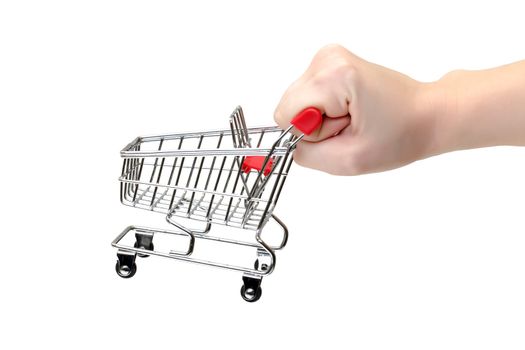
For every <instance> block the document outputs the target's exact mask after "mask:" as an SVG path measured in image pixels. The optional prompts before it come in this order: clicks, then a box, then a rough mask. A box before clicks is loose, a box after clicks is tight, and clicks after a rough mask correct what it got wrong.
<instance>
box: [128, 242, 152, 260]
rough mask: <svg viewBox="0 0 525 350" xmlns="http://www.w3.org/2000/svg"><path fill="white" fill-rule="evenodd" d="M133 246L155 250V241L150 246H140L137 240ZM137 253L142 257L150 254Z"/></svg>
mask: <svg viewBox="0 0 525 350" xmlns="http://www.w3.org/2000/svg"><path fill="white" fill-rule="evenodd" d="M133 247H135V248H141V249H147V250H155V248H154V245H153V242H151V243H150V245H149V247H144V246H139V242H135V244H134V245H133ZM137 255H138V256H139V257H140V258H147V257H148V256H149V254H142V253H137Z"/></svg>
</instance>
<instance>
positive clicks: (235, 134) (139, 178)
mask: <svg viewBox="0 0 525 350" xmlns="http://www.w3.org/2000/svg"><path fill="white" fill-rule="evenodd" d="M321 122H322V115H321V113H320V111H319V110H318V109H316V108H313V107H310V108H307V109H305V110H303V111H302V112H301V113H299V114H298V115H297V116H296V117H295V118H294V119H293V120H292V125H290V127H288V128H287V129H286V130H284V131H283V130H281V129H280V128H278V127H276V126H271V127H258V128H247V127H246V123H245V120H244V115H243V111H242V109H241V107H237V108H236V109H235V110H234V112H233V113H232V114H231V116H230V128H229V129H227V130H218V131H208V132H196V133H180V134H165V135H156V136H147V137H138V138H136V139H135V140H134V141H132V142H131V143H130V144H128V145H127V146H126V147H125V148H124V149H123V150H122V151H121V157H122V159H123V165H122V175H121V176H120V179H119V181H120V200H121V202H122V203H123V204H124V205H127V206H131V207H135V208H141V209H146V210H149V211H154V212H159V213H163V214H165V215H166V219H167V221H168V222H169V223H170V224H171V225H173V226H174V229H170V230H165V229H153V228H148V227H139V226H129V227H127V228H126V229H125V230H124V231H123V232H122V233H121V234H120V235H118V236H117V237H116V238H115V240H114V241H113V242H112V246H113V247H115V248H117V249H118V251H117V257H118V259H117V264H116V271H117V274H118V275H119V276H121V277H123V278H129V277H132V276H133V275H134V274H135V272H136V270H137V265H136V257H137V255H138V256H139V257H146V256H149V255H157V256H163V257H167V258H173V259H178V260H184V261H188V262H193V263H198V264H204V265H210V266H216V267H220V268H224V269H230V270H236V271H240V272H242V273H243V286H242V288H241V295H242V297H243V298H244V300H246V301H249V302H253V301H256V300H258V299H259V298H260V297H261V281H262V278H263V276H266V275H268V274H270V273H271V272H272V271H273V270H274V268H275V259H276V257H275V251H277V250H279V249H282V248H283V247H284V246H285V245H286V242H287V239H288V230H287V228H286V226H285V225H284V223H283V222H282V221H281V220H280V219H279V218H278V217H277V216H276V215H275V214H274V213H273V211H274V208H275V205H276V204H277V201H278V199H279V196H280V194H281V190H282V188H283V185H284V182H285V180H286V178H287V177H288V174H289V170H290V166H291V163H292V154H293V151H294V149H295V146H296V145H297V143H298V142H299V141H300V140H301V138H302V137H303V136H304V135H305V134H310V133H311V132H312V131H313V130H315V129H316V128H317V127H318V126H319V125H320V123H321ZM293 127H295V128H297V129H298V130H300V131H301V132H302V135H300V136H297V135H294V134H293V133H292V132H291V130H292V128H293ZM188 219H189V220H194V221H197V222H202V223H201V224H200V225H201V226H202V227H192V228H190V227H188V226H187V225H186V224H184V225H183V224H181V223H182V222H183V221H188ZM270 220H273V221H275V222H276V223H277V224H278V226H280V227H281V229H282V235H280V236H279V240H278V243H277V244H273V245H271V244H269V243H267V242H266V241H265V240H264V239H263V237H262V236H261V233H262V231H263V228H264V227H265V225H266V224H267V223H268V222H269V221H270ZM212 224H220V225H226V226H228V227H232V230H233V228H235V229H236V230H237V231H239V233H236V234H235V236H234V237H232V236H231V235H230V236H228V237H225V236H217V235H215V236H212V235H211V233H210V231H211V226H212ZM228 231H229V230H228ZM247 231H252V232H254V235H248V234H247V233H249V232H247ZM159 235H173V236H177V237H178V238H179V239H180V240H182V241H183V243H182V248H183V249H173V250H169V251H161V250H156V249H155V247H154V244H153V238H154V236H155V237H158V236H159ZM133 236H134V237H133ZM126 237H129V238H132V239H133V243H129V244H125V243H124V242H125V241H126V240H125V239H124V238H126ZM128 240H129V239H128ZM204 241H213V242H215V243H217V244H219V245H220V246H221V247H225V246H226V245H235V246H241V247H245V248H242V249H251V250H252V251H255V252H256V254H257V258H256V259H255V263H253V260H251V262H250V265H248V264H245V265H248V266H243V265H240V264H239V265H236V264H229V263H225V262H224V261H220V260H217V259H214V260H209V259H201V258H197V257H195V254H193V253H194V251H195V250H196V249H195V248H196V247H197V246H199V244H201V243H200V242H204Z"/></svg>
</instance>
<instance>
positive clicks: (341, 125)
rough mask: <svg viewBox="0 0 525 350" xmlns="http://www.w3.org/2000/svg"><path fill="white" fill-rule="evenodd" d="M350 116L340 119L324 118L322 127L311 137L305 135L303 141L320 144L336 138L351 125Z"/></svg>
mask: <svg viewBox="0 0 525 350" xmlns="http://www.w3.org/2000/svg"><path fill="white" fill-rule="evenodd" d="M350 121H351V119H350V116H344V117H338V118H324V119H323V123H322V124H321V127H320V128H319V129H317V130H316V132H315V133H312V134H311V135H305V136H304V138H303V140H306V141H311V142H319V141H323V140H326V139H327V138H329V137H332V136H335V135H337V134H339V133H340V132H341V131H343V130H344V129H345V128H346V127H348V126H349V125H350Z"/></svg>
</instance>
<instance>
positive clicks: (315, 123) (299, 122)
mask: <svg viewBox="0 0 525 350" xmlns="http://www.w3.org/2000/svg"><path fill="white" fill-rule="evenodd" d="M322 122H323V114H322V113H321V111H320V110H319V109H317V108H315V107H308V108H305V109H303V110H302V111H301V112H299V113H298V114H297V115H296V116H295V117H294V118H293V119H292V121H291V123H292V125H293V126H295V127H296V128H297V129H298V130H300V131H301V132H302V133H303V134H305V135H310V134H311V133H312V132H313V131H314V130H315V129H317V128H318V127H319V126H320V125H321V123H322Z"/></svg>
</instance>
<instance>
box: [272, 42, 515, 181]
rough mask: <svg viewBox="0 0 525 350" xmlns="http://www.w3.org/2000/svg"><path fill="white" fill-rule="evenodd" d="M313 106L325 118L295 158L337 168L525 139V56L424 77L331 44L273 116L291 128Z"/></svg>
mask: <svg viewBox="0 0 525 350" xmlns="http://www.w3.org/2000/svg"><path fill="white" fill-rule="evenodd" d="M309 106H313V107H317V108H319V109H320V110H321V111H322V112H323V113H324V115H325V118H324V120H323V124H322V125H321V127H320V128H319V129H318V130H317V131H316V132H314V133H313V134H312V135H310V136H308V137H305V139H304V141H301V142H300V143H299V144H298V147H297V150H296V152H295V154H294V158H295V160H296V162H297V163H298V164H300V165H303V166H306V167H310V168H314V169H318V170H321V171H325V172H328V173H330V174H335V175H359V174H365V173H372V172H379V171H385V170H390V169H394V168H398V167H401V166H404V165H406V164H409V163H412V162H414V161H417V160H420V159H423V158H427V157H430V156H434V155H437V154H441V153H445V152H451V151H455V150H462V149H470V148H479V147H489V146H497V145H513V146H525V61H520V62H516V63H513V64H509V65H505V66H502V67H497V68H493V69H488V70H482V71H453V72H450V73H448V74H446V75H445V76H444V77H443V78H441V79H440V80H438V81H436V82H432V83H422V82H418V81H416V80H413V79H411V78H410V77H408V76H406V75H403V74H401V73H398V72H395V71H393V70H390V69H387V68H385V67H382V66H379V65H376V64H373V63H370V62H367V61H365V60H363V59H362V58H360V57H358V56H356V55H354V54H353V53H351V52H350V51H348V50H346V49H345V48H343V47H341V46H338V45H329V46H326V47H324V48H322V49H321V50H320V51H319V52H318V53H317V54H316V55H315V57H314V58H313V60H312V63H311V64H310V66H309V67H308V69H307V70H306V72H305V73H304V74H303V75H302V76H301V77H300V78H299V79H298V80H297V81H295V82H294V83H293V84H292V85H291V86H290V87H289V88H288V90H287V91H286V92H285V93H284V95H283V97H282V99H281V101H280V103H279V105H278V106H277V109H276V111H275V120H276V122H277V124H278V125H279V126H281V127H282V128H286V127H287V126H288V125H289V124H290V120H291V119H292V118H293V117H294V116H295V115H296V114H297V113H298V112H300V111H301V110H302V109H304V108H306V107H309Z"/></svg>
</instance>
